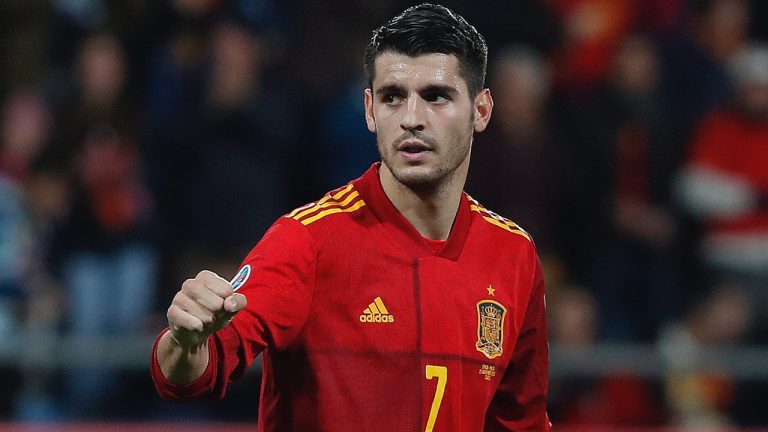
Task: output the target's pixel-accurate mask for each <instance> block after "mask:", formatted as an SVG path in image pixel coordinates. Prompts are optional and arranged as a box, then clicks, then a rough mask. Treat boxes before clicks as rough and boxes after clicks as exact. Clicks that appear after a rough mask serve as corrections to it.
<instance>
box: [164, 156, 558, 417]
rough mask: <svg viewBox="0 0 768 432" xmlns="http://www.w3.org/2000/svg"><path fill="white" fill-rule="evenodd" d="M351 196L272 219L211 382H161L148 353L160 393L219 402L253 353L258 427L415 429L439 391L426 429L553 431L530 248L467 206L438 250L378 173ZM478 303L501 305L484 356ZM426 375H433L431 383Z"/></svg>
mask: <svg viewBox="0 0 768 432" xmlns="http://www.w3.org/2000/svg"><path fill="white" fill-rule="evenodd" d="M352 185H353V189H338V190H336V191H333V192H332V193H331V194H336V195H338V196H340V198H339V199H338V200H337V201H328V202H326V203H325V204H327V206H325V207H323V208H322V209H323V210H325V211H326V213H327V214H326V215H325V216H324V217H318V218H317V219H316V220H313V221H311V223H308V224H307V225H306V226H305V225H304V224H303V223H302V222H308V221H309V219H310V218H311V217H312V216H311V215H312V214H314V215H319V211H318V212H315V213H310V214H307V215H306V216H301V215H302V214H304V213H303V212H301V211H299V212H298V213H297V212H293V213H292V214H289V215H287V216H286V217H283V218H281V219H279V220H278V221H277V222H275V224H274V225H273V227H272V228H271V229H270V230H269V231H268V232H267V233H266V235H265V236H264V238H263V239H262V240H261V241H260V242H259V244H258V245H257V246H256V247H255V248H254V249H253V250H252V251H251V252H250V253H249V254H248V256H247V257H246V259H245V260H244V262H243V265H246V264H248V265H250V266H251V268H252V272H251V276H250V277H249V279H248V280H247V282H246V283H245V285H243V287H242V288H241V289H240V291H239V292H241V293H243V294H244V295H245V296H246V297H247V298H248V307H247V308H246V309H245V310H244V311H242V312H241V313H239V314H238V315H237V316H236V317H235V319H234V320H233V321H232V323H231V325H229V326H228V327H226V328H224V329H223V330H221V331H219V332H218V333H216V334H214V335H213V336H212V341H213V343H211V344H209V345H210V349H211V351H210V352H211V355H212V358H214V357H215V358H216V359H217V360H216V365H215V367H210V370H211V379H207V378H201V379H199V380H197V381H196V382H194V383H192V384H190V385H189V386H187V387H188V388H183V389H181V388H178V387H174V386H171V385H169V384H168V383H167V381H166V380H165V379H164V377H163V376H162V373H160V371H159V367H158V366H157V364H156V363H157V362H156V358H155V354H154V351H153V356H152V361H153V368H152V373H153V377H154V379H155V383H156V387H157V389H158V392H159V393H160V395H161V396H163V397H164V398H168V399H184V398H187V397H188V395H190V394H194V395H198V396H199V395H200V392H205V393H206V394H211V395H214V396H217V397H222V396H223V394H224V392H225V390H226V384H227V383H228V382H229V381H231V380H234V379H237V378H238V377H239V376H240V375H242V373H243V372H244V370H245V368H246V367H248V366H249V365H250V364H251V363H252V362H253V360H254V357H255V356H256V355H258V354H259V353H260V352H262V351H263V353H264V354H263V355H264V358H263V368H264V374H263V381H262V389H261V405H260V408H259V410H260V411H259V427H260V430H263V431H292V430H296V431H316V430H317V431H320V430H332V431H360V430H374V429H376V430H378V426H381V427H382V428H386V429H387V430H396V431H406V430H419V431H423V430H425V427H426V424H427V421H428V418H429V415H430V411H431V409H432V406H433V401H435V396H436V394H437V393H438V392H437V390H438V386H439V385H441V384H445V389H444V395H443V398H442V401H441V403H440V406H439V409H437V410H436V411H435V412H436V413H437V415H436V420H435V424H434V430H435V431H481V430H485V431H501V430H514V431H548V430H550V425H549V421H548V418H547V414H546V407H545V403H546V390H547V380H548V349H547V341H546V325H545V318H544V315H545V314H544V282H543V277H542V274H541V267H540V263H539V261H538V258H537V256H536V252H535V248H534V246H533V244H532V243H531V242H530V241H529V239H528V238H526V237H525V236H524V235H522V234H520V233H519V232H518V233H514V232H512V231H511V230H507V229H505V228H503V227H501V226H500V224H501V225H504V223H502V222H500V221H499V220H498V219H493V220H495V221H496V223H495V224H494V223H491V222H489V221H488V219H492V218H491V217H490V216H489V215H488V214H487V213H486V214H482V213H480V212H479V211H477V210H472V209H471V208H470V201H469V198H468V197H467V196H466V195H465V196H463V197H462V201H461V205H460V207H459V211H458V214H457V216H456V220H455V222H454V226H453V229H452V232H451V235H450V237H449V238H448V240H447V241H446V243H445V245H444V247H442V248H441V249H440V251H439V252H437V253H436V252H433V251H432V250H431V249H430V247H429V246H428V244H427V242H425V241H424V240H423V238H422V237H421V235H420V234H419V233H418V232H417V231H416V230H415V229H414V228H413V227H412V226H411V225H410V224H409V223H408V222H407V220H406V219H405V218H404V217H403V216H402V215H401V214H400V213H398V212H397V210H396V209H395V207H394V205H392V203H391V202H390V201H389V199H388V198H387V196H386V195H385V193H384V191H383V189H382V188H381V184H380V182H379V178H378V172H377V167H376V166H374V167H372V168H371V169H370V170H368V171H367V172H366V173H365V174H364V175H363V176H362V177H361V178H360V179H358V180H356V181H354V182H352ZM339 191H341V192H339ZM356 193H359V197H356V196H355V194H356ZM347 199H349V200H347ZM361 200H362V202H364V203H365V204H364V205H361V204H359V203H360V202H361ZM356 203H357V205H359V206H360V207H358V208H357V209H356V210H350V208H352V207H354V206H355V204H356ZM305 208H306V209H308V210H309V211H310V212H311V211H312V207H311V205H310V206H305ZM345 209H346V210H345ZM292 215H293V216H296V218H297V219H298V220H297V219H293V218H292ZM491 293H492V294H491ZM489 301H494V302H497V303H498V304H499V305H502V306H503V307H504V308H505V309H506V312H505V313H504V315H503V321H502V324H503V326H502V328H501V329H502V332H501V337H500V338H498V337H497V336H498V333H497V332H496V333H494V332H486V333H484V334H485V335H486V336H488V338H490V339H491V340H496V341H499V340H500V342H499V347H500V348H501V353H499V355H498V356H497V357H495V358H488V356H486V354H484V353H482V352H480V350H479V349H478V348H477V345H476V344H477V343H478V341H479V337H480V335H479V331H480V326H479V320H480V312H478V303H483V302H485V303H484V304H486V305H491V306H490V308H489V309H488V310H494V308H495V307H496V306H493V304H492V303H489ZM382 305H383V306H384V309H383V310H382ZM374 310H375V312H378V315H376V317H377V318H376V320H378V321H374V320H373V319H372V318H370V317H371V316H373V315H372V314H371V311H374ZM388 316H391V320H390V319H389V318H388ZM487 316H490V317H492V315H487ZM367 319H368V320H370V321H366V320H367ZM372 321H373V322H372ZM492 321H493V320H490V321H488V320H486V321H483V322H484V323H486V324H487V323H488V322H492ZM496 322H498V321H496ZM483 328H484V329H491V327H483ZM489 335H490V336H489ZM494 335H495V336H494ZM428 365H433V366H437V367H438V368H445V369H442V370H444V371H445V378H442V377H440V376H433V377H432V378H428V377H427V371H429V370H433V371H434V370H435V368H433V367H432V366H430V367H428ZM430 368H432V369H430ZM433 375H434V374H433ZM374 426H377V427H375V428H374Z"/></svg>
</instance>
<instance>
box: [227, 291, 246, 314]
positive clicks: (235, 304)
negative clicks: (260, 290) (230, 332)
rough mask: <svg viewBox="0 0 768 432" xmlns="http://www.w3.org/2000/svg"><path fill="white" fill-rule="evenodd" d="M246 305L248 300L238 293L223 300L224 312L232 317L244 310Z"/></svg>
mask: <svg viewBox="0 0 768 432" xmlns="http://www.w3.org/2000/svg"><path fill="white" fill-rule="evenodd" d="M246 305H248V300H247V299H246V298H245V296H244V295H242V294H240V293H234V294H232V295H231V296H229V297H227V298H226V299H224V310H225V311H227V312H228V313H230V314H233V315H234V314H236V313H238V312H240V311H241V310H243V309H245V306H246Z"/></svg>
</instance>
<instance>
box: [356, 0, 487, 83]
mask: <svg viewBox="0 0 768 432" xmlns="http://www.w3.org/2000/svg"><path fill="white" fill-rule="evenodd" d="M385 51H394V52H396V53H401V54H405V55H408V56H411V57H417V56H420V55H424V54H433V53H440V54H453V55H455V56H456V57H457V58H458V60H459V73H461V75H462V77H463V78H464V80H465V81H466V82H467V87H468V88H469V93H470V95H471V96H475V95H477V94H478V93H479V92H480V91H481V90H482V89H483V85H484V84H485V70H486V67H487V64H488V46H487V45H486V44H485V39H484V38H483V36H482V35H481V34H480V33H479V32H478V31H477V29H475V28H474V27H473V26H472V25H470V24H469V23H468V22H467V20H465V19H464V18H463V17H462V16H461V15H458V14H457V13H455V12H453V11H452V10H450V9H448V8H446V7H445V6H439V5H434V4H430V3H422V4H420V5H418V6H413V7H410V8H408V9H406V10H405V11H403V13H401V14H400V15H398V16H396V17H394V18H392V19H391V20H390V21H389V22H388V23H386V24H384V25H383V26H381V27H379V28H378V29H376V30H374V32H373V36H372V37H371V41H370V42H369V43H368V47H367V48H366V49H365V58H364V61H365V76H366V78H367V79H368V86H369V87H373V80H374V78H375V77H374V72H375V70H374V69H375V68H374V62H375V61H376V57H377V56H378V55H379V54H381V53H383V52H385Z"/></svg>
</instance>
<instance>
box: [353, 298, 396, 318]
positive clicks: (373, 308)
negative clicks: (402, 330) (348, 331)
mask: <svg viewBox="0 0 768 432" xmlns="http://www.w3.org/2000/svg"><path fill="white" fill-rule="evenodd" d="M360 322H369V323H392V322H395V317H394V316H392V315H390V314H389V311H388V310H387V307H386V306H384V302H382V301H381V297H376V299H374V300H373V303H371V304H369V305H368V307H367V308H365V310H364V311H363V313H362V315H360Z"/></svg>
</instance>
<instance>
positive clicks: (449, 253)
mask: <svg viewBox="0 0 768 432" xmlns="http://www.w3.org/2000/svg"><path fill="white" fill-rule="evenodd" d="M380 166H381V162H377V163H374V164H373V165H371V167H370V168H369V169H368V170H367V171H366V172H365V173H364V174H363V175H362V176H361V177H360V178H358V179H357V180H354V181H353V182H352V183H353V185H354V187H355V189H357V191H359V193H360V196H362V198H363V200H364V201H365V203H366V207H368V208H369V209H370V210H371V212H373V214H374V216H376V218H377V219H378V220H379V222H381V224H382V225H383V227H384V229H385V230H386V231H387V232H388V233H389V235H391V236H392V238H393V239H394V240H395V242H397V243H398V244H399V245H400V246H401V247H402V248H403V249H405V250H406V251H407V252H408V253H409V254H411V255H412V256H413V257H414V258H422V257H426V256H440V257H443V258H446V259H450V260H453V261H456V260H457V259H458V258H459V255H460V254H461V250H462V248H463V247H464V241H465V240H466V238H467V233H468V232H469V225H470V209H469V199H468V198H467V196H466V194H464V193H462V194H461V202H460V203H459V209H458V211H457V213H456V218H454V221H453V227H451V233H450V235H449V236H448V240H447V241H446V243H445V246H443V248H442V249H440V250H439V251H438V252H437V253H434V252H433V251H432V249H431V248H430V246H429V244H427V242H426V240H424V238H423V237H422V236H421V234H419V232H418V231H416V228H414V227H413V225H411V223H410V222H409V221H408V219H406V218H405V216H403V215H402V214H401V213H400V212H399V211H398V210H397V208H396V207H395V205H394V204H392V201H390V199H389V197H388V196H387V194H386V193H385V192H384V188H383V187H382V186H381V180H380V179H379V167H380Z"/></svg>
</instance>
